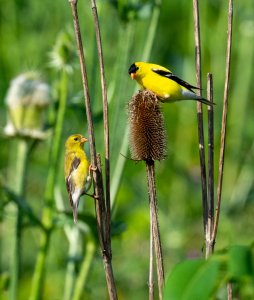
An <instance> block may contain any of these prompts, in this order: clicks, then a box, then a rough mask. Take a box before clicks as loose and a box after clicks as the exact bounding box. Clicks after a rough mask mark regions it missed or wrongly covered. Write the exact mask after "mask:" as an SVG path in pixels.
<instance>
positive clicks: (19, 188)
mask: <svg viewBox="0 0 254 300" xmlns="http://www.w3.org/2000/svg"><path fill="white" fill-rule="evenodd" d="M27 153H28V142H27V140H25V139H20V140H19V141H18V145H17V157H16V162H17V163H16V166H15V181H14V187H15V193H16V195H17V196H18V197H24V191H25V177H26V170H27V168H26V166H27ZM14 210H15V212H14V213H15V220H14V227H15V234H14V235H13V247H12V255H11V261H10V263H11V280H10V300H15V299H17V291H18V280H19V269H20V259H21V230H22V229H21V227H22V212H21V211H20V209H19V207H18V206H16V207H15V208H14Z"/></svg>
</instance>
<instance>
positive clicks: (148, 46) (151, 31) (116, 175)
mask: <svg viewBox="0 0 254 300" xmlns="http://www.w3.org/2000/svg"><path fill="white" fill-rule="evenodd" d="M160 5H161V1H160V0H157V1H156V4H155V7H154V9H153V13H152V16H151V22H150V24H149V28H148V34H147V39H146V43H145V46H144V54H143V57H142V60H143V61H147V60H149V57H150V54H151V50H152V46H153V41H154V37H155V34H156V28H157V25H158V21H159V15H160ZM135 90H136V87H135ZM115 115H117V114H115ZM122 136H123V138H122V144H121V148H120V152H119V155H118V158H117V163H116V164H115V168H114V172H113V176H112V183H111V206H113V205H114V201H115V198H116V195H117V191H118V188H119V184H120V179H121V176H122V173H123V169H124V166H125V161H126V159H125V158H124V157H123V155H125V156H126V155H127V151H128V137H129V127H128V126H126V130H125V132H124V134H123V135H122Z"/></svg>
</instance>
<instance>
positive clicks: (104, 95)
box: [91, 0, 111, 251]
mask: <svg viewBox="0 0 254 300" xmlns="http://www.w3.org/2000/svg"><path fill="white" fill-rule="evenodd" d="M91 6H92V12H93V18H94V25H95V34H96V41H97V47H98V58H99V64H100V76H101V89H102V105H103V119H104V122H103V126H104V148H105V177H106V179H105V186H106V187H105V190H106V193H105V198H106V218H107V220H105V223H106V226H107V227H108V228H107V230H106V231H107V232H108V234H107V236H106V238H107V239H109V240H108V241H107V243H108V245H109V247H111V234H110V232H111V228H110V224H111V205H110V153H109V120H108V99H107V87H106V78H105V68H104V59H103V51H102V43H101V33H100V25H99V18H98V13H97V7H96V0H91ZM110 251H111V250H110Z"/></svg>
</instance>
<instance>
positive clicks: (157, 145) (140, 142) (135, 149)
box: [128, 90, 166, 161]
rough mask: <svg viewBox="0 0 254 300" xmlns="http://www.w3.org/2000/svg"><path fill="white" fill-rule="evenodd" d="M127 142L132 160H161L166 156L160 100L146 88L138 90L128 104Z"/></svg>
mask: <svg viewBox="0 0 254 300" xmlns="http://www.w3.org/2000/svg"><path fill="white" fill-rule="evenodd" d="M128 113H129V125H130V133H129V142H130V150H131V157H132V159H134V160H145V161H149V160H162V159H164V158H165V157H166V134H165V128H164V119H163V115H162V113H161V109H160V102H159V100H158V99H157V97H156V95H155V94H154V93H152V92H150V91H148V90H143V91H139V92H138V93H137V94H135V95H134V96H133V97H132V99H131V101H130V102H129V104H128Z"/></svg>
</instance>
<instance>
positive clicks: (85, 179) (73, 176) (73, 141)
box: [64, 134, 91, 223]
mask: <svg viewBox="0 0 254 300" xmlns="http://www.w3.org/2000/svg"><path fill="white" fill-rule="evenodd" d="M85 142H87V139H86V138H85V137H83V136H82V135H81V134H73V135H71V136H69V137H68V139H67V140H66V142H65V157H64V159H65V162H64V173H65V183H66V187H67V191H68V194H69V199H70V204H71V207H72V210H73V218H74V222H75V223H77V220H78V204H79V198H80V197H81V196H82V195H83V194H84V193H85V192H86V191H87V190H88V189H89V188H90V186H91V176H90V174H89V173H90V163H89V161H88V159H87V156H86V153H85V151H84V149H83V146H84V143H85Z"/></svg>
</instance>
